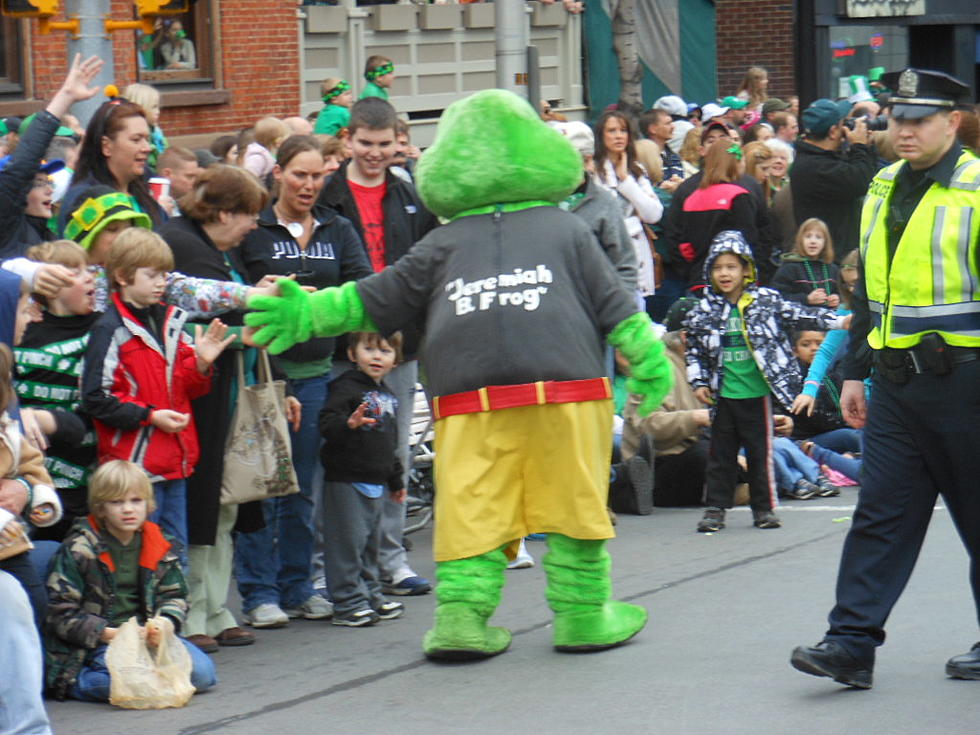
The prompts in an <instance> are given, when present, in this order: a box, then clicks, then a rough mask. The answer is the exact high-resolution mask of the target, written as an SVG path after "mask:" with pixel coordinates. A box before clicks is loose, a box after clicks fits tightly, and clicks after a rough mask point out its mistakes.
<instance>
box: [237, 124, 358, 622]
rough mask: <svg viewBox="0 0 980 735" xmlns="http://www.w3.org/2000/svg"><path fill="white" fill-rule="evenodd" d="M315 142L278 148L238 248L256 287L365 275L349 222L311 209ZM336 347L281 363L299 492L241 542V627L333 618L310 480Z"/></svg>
mask: <svg viewBox="0 0 980 735" xmlns="http://www.w3.org/2000/svg"><path fill="white" fill-rule="evenodd" d="M324 165H325V159H324V156H323V151H322V148H321V144H320V141H319V140H317V139H316V138H314V137H313V136H307V135H294V136H291V137H290V138H287V139H286V141H285V142H284V143H283V144H282V146H281V147H280V148H279V152H278V157H277V163H276V166H275V168H274V169H273V177H274V178H275V182H276V189H277V193H278V199H277V200H276V201H275V203H274V204H273V205H272V206H271V207H267V208H266V209H264V210H263V211H262V213H261V214H260V215H259V220H258V227H257V228H256V229H255V230H254V231H252V232H250V233H249V234H248V236H247V237H246V238H245V242H244V243H243V244H242V256H243V259H244V262H245V267H246V269H247V271H248V276H249V278H251V279H252V280H253V281H256V280H258V279H260V278H261V277H262V276H265V275H269V274H272V275H283V276H293V277H295V278H296V280H297V281H298V282H299V283H301V284H302V285H304V286H312V287H314V288H317V289H321V288H324V287H326V286H338V285H340V284H341V283H344V282H345V281H352V280H357V279H359V278H364V277H365V276H368V275H371V273H372V270H371V266H370V265H369V263H368V260H367V256H366V255H365V253H364V248H363V246H362V245H361V241H360V239H359V238H358V236H357V233H356V232H355V231H354V228H353V226H352V225H351V223H350V221H349V220H347V219H345V218H343V217H341V216H339V215H338V214H336V213H335V212H334V211H333V210H331V209H327V208H325V207H320V206H317V205H316V201H317V197H318V196H319V194H320V192H321V190H322V189H323V184H324V177H323V171H324ZM333 351H334V341H333V339H329V338H327V339H323V338H320V339H311V340H309V341H308V342H304V343H303V344H301V345H296V346H295V347H293V348H292V349H289V350H287V351H286V352H284V353H283V354H282V355H280V356H279V361H278V362H279V365H280V366H281V367H282V369H283V370H284V371H285V373H286V375H287V376H288V377H289V381H290V387H291V389H292V391H293V395H295V396H296V398H297V399H299V402H300V404H301V405H302V419H301V424H300V427H299V430H298V431H293V432H292V434H291V438H292V450H293V465H294V467H295V468H296V476H297V479H298V480H299V486H300V492H299V493H297V494H295V495H288V496H286V497H282V498H275V499H272V500H267V501H265V502H264V506H265V516H266V524H267V527H266V529H265V530H264V531H260V532H258V533H251V534H241V535H240V536H239V537H238V546H237V548H236V552H235V553H236V562H237V574H236V576H237V579H238V588H239V592H240V593H241V596H242V608H243V609H244V611H245V619H246V620H247V621H249V622H250V623H251V625H253V626H255V627H279V626H282V625H285V624H286V623H287V622H288V617H294V618H296V617H303V618H308V619H320V618H325V617H328V616H329V615H330V614H331V611H332V610H331V608H330V606H329V604H327V603H326V601H325V600H324V599H323V598H322V597H319V596H317V595H314V592H313V586H312V584H311V582H310V572H311V560H312V557H313V552H314V537H315V532H314V522H313V497H314V479H313V478H314V473H315V472H316V469H317V467H318V466H319V444H320V437H319V434H318V431H317V416H318V415H319V413H320V409H321V408H322V407H323V404H324V402H325V401H326V397H327V382H328V376H329V374H330V367H331V357H332V355H333Z"/></svg>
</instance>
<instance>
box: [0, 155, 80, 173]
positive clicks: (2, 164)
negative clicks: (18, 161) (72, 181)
mask: <svg viewBox="0 0 980 735" xmlns="http://www.w3.org/2000/svg"><path fill="white" fill-rule="evenodd" d="M11 158H13V156H4V157H3V158H0V171H3V170H4V169H5V168H7V164H8V163H10V160H11ZM64 167H65V162H64V161H62V160H61V159H60V158H53V159H51V160H50V161H41V163H40V164H38V167H37V172H38V173H39V174H49V175H50V174H53V173H54V172H55V171H60V170H61V169H63V168H64Z"/></svg>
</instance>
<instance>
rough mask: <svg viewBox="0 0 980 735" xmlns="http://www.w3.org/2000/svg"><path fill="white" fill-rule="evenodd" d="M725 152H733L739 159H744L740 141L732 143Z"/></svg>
mask: <svg viewBox="0 0 980 735" xmlns="http://www.w3.org/2000/svg"><path fill="white" fill-rule="evenodd" d="M725 153H731V154H732V155H733V156H735V158H737V159H738V160H739V161H741V160H742V146H740V145H739V144H738V143H732V145H731V147H730V148H726V149H725Z"/></svg>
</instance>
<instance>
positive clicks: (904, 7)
mask: <svg viewBox="0 0 980 735" xmlns="http://www.w3.org/2000/svg"><path fill="white" fill-rule="evenodd" d="M841 6H842V8H841V10H842V11H843V12H844V14H845V15H846V16H847V17H848V18H878V17H888V18H894V17H898V16H902V15H925V13H926V0H841Z"/></svg>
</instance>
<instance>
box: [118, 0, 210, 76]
mask: <svg viewBox="0 0 980 735" xmlns="http://www.w3.org/2000/svg"><path fill="white" fill-rule="evenodd" d="M217 17H218V8H217V0H199V2H196V3H193V4H192V5H191V7H190V10H188V11H187V12H186V13H180V14H179V15H164V16H160V17H158V18H157V19H156V25H155V28H154V31H153V33H152V35H147V34H143V33H140V32H137V34H136V50H137V58H138V62H139V79H140V81H141V82H149V83H151V84H153V85H155V86H160V85H166V84H168V83H173V84H178V83H185V82H213V81H214V76H215V69H216V67H217V64H216V61H215V52H214V49H215V48H217V45H218V44H217V38H215V33H214V28H215V26H216V25H217V24H213V23H212V22H211V19H212V18H217Z"/></svg>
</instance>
